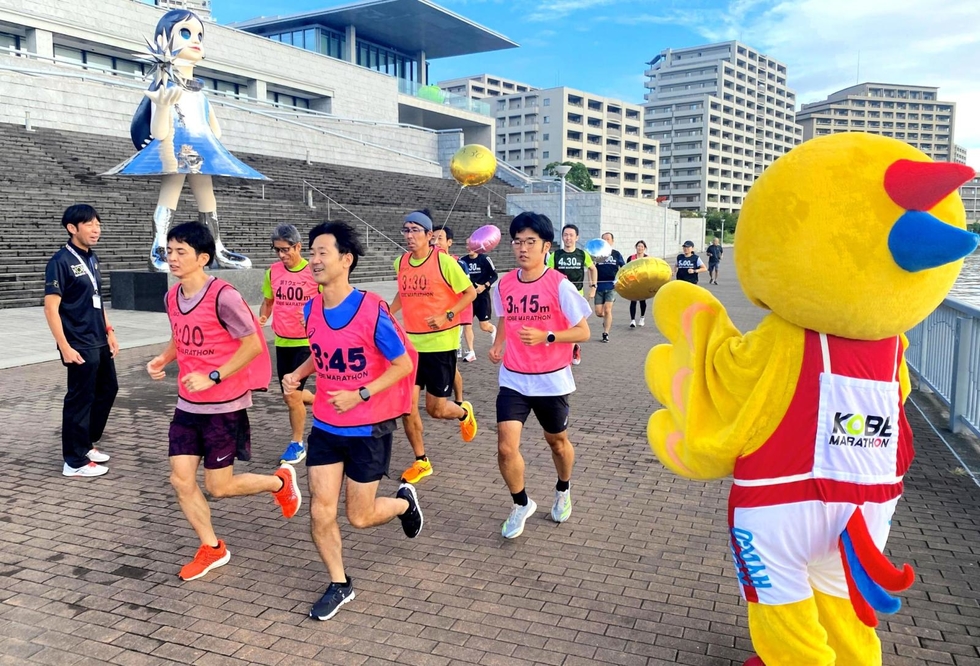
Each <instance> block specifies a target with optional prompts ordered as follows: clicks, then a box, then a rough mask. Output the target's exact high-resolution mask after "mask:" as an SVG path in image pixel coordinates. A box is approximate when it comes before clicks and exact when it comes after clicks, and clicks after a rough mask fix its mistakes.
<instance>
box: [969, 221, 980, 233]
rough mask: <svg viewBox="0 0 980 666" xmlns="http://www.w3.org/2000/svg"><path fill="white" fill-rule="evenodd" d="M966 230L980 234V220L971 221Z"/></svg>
mask: <svg viewBox="0 0 980 666" xmlns="http://www.w3.org/2000/svg"><path fill="white" fill-rule="evenodd" d="M966 230H967V231H972V232H973V233H975V234H980V222H971V223H970V224H968V225H966Z"/></svg>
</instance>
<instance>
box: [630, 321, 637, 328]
mask: <svg viewBox="0 0 980 666" xmlns="http://www.w3.org/2000/svg"><path fill="white" fill-rule="evenodd" d="M630 328H636V320H635V319H632V320H630Z"/></svg>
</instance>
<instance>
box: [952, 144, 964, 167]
mask: <svg viewBox="0 0 980 666" xmlns="http://www.w3.org/2000/svg"><path fill="white" fill-rule="evenodd" d="M953 161H954V162H956V163H957V164H966V148H964V147H963V146H961V145H960V144H958V143H954V144H953Z"/></svg>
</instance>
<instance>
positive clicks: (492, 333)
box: [490, 326, 497, 344]
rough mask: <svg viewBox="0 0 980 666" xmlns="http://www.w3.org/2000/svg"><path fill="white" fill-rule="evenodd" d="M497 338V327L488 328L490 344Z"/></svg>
mask: <svg viewBox="0 0 980 666" xmlns="http://www.w3.org/2000/svg"><path fill="white" fill-rule="evenodd" d="M496 340H497V327H496V326H492V327H491V328H490V344H493V343H494V342H495V341H496Z"/></svg>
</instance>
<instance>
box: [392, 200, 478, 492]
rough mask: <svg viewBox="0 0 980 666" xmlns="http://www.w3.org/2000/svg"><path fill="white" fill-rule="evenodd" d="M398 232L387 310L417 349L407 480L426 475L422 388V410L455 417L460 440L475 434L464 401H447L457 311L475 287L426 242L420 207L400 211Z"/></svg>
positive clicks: (428, 231) (428, 227)
mask: <svg viewBox="0 0 980 666" xmlns="http://www.w3.org/2000/svg"><path fill="white" fill-rule="evenodd" d="M402 234H403V235H404V237H405V245H406V246H407V247H408V252H406V253H405V254H404V255H402V256H401V257H399V258H398V259H396V260H395V271H397V273H398V293H397V294H396V295H395V299H394V301H392V303H391V312H392V313H395V312H398V311H399V310H401V312H402V321H404V322H405V331H406V332H407V333H408V339H409V340H410V341H411V342H412V344H413V345H414V346H415V348H416V349H417V350H418V352H419V363H418V367H417V368H416V372H415V396H414V398H413V399H412V412H411V414H409V415H408V416H406V417H405V419H404V424H405V434H406V435H407V436H408V441H409V443H410V444H411V445H412V450H413V451H414V453H415V462H413V463H412V465H411V466H410V467H409V468H408V469H406V470H405V473H404V474H403V475H402V478H403V479H404V480H405V481H407V482H409V483H416V482H417V481H419V480H420V479H422V478H424V477H426V476H429V475H430V474H432V463H431V462H430V461H429V458H428V457H427V456H426V455H425V442H424V440H423V437H422V416H421V415H420V414H419V396H420V394H421V391H422V389H425V411H426V412H428V414H429V416H431V417H432V418H435V419H446V420H451V419H456V420H458V421H459V429H460V434H461V435H462V437H463V441H464V442H471V441H473V438H474V437H476V416H475V415H474V414H473V405H471V404H470V403H469V402H467V401H463V402H460V403H455V402H451V401H449V400H448V399H447V398H449V396H450V395H452V390H453V380H454V378H455V376H456V351H457V350H458V349H459V328H458V327H459V319H458V318H459V315H460V313H462V312H463V311H464V310H465V309H466V308H467V306H469V305H470V304H471V303H472V302H473V300H474V299H475V298H476V290H475V289H474V288H473V284H472V283H471V282H470V278H469V277H468V276H467V275H466V273H465V272H464V271H463V269H462V267H461V266H460V265H459V263H457V262H456V261H455V260H453V258H452V257H450V256H449V255H448V254H446V253H445V252H443V251H441V250H439V249H438V248H434V247H431V246H430V244H431V242H432V218H431V216H430V215H429V212H428V211H426V210H420V211H414V212H411V213H409V214H408V215H406V216H405V222H404V224H403V225H402Z"/></svg>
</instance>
